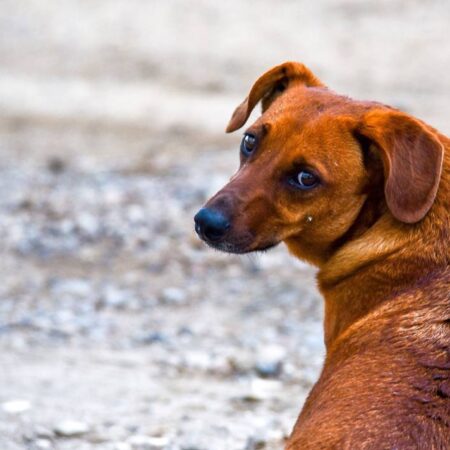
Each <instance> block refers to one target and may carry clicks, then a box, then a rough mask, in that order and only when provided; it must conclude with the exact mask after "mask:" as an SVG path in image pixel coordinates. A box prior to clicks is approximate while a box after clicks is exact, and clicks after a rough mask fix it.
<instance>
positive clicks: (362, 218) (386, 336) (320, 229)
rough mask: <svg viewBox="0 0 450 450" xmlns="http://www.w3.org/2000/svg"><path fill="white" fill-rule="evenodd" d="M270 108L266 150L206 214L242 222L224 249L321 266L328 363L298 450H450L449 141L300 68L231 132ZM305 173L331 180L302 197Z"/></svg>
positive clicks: (294, 446)
mask: <svg viewBox="0 0 450 450" xmlns="http://www.w3.org/2000/svg"><path fill="white" fill-rule="evenodd" d="M260 100H262V103H263V114H262V116H261V117H260V118H259V119H258V120H257V121H256V122H255V123H254V124H253V125H252V126H251V127H250V128H249V129H248V130H247V132H248V133H251V134H252V135H254V136H256V137H257V142H258V145H257V148H256V150H255V151H254V153H253V154H252V155H250V156H249V157H247V158H242V159H241V166H240V169H239V170H238V172H237V174H236V175H235V176H234V177H233V178H232V179H231V181H230V182H229V184H227V185H226V186H225V187H224V188H223V189H222V190H221V191H219V192H218V193H217V194H216V195H215V196H214V197H213V198H212V199H211V200H210V201H209V202H208V203H207V207H208V208H215V209H217V210H220V211H222V212H223V213H224V214H226V215H227V217H229V218H230V221H231V228H230V230H229V232H228V234H227V236H226V238H225V239H224V240H223V241H222V242H220V243H217V244H214V246H215V247H217V248H219V249H221V250H225V251H230V252H235V253H245V252H250V251H258V250H263V249H267V248H269V247H271V246H273V245H276V244H278V243H279V242H284V243H285V244H286V245H287V247H288V249H289V251H290V252H291V253H292V254H293V255H294V256H296V257H298V258H300V259H302V260H306V261H308V262H310V263H312V264H314V265H316V266H317V267H318V268H319V273H318V284H319V288H320V291H321V293H322V294H323V296H324V299H325V320H324V333H325V343H326V350H327V354H326V360H325V364H324V367H323V370H322V374H321V376H320V378H319V380H318V382H317V383H316V385H315V386H314V388H313V389H312V391H311V393H310V395H309V397H308V399H307V401H306V403H305V405H304V407H303V410H302V412H301V414H300V416H299V418H298V420H297V423H296V425H295V427H294V430H293V432H292V435H291V437H290V438H289V440H288V442H287V444H286V450H299V449H302V450H306V449H314V450H317V449H374V450H375V449H376V450H382V449H399V450H400V449H450V270H449V260H450V251H449V239H450V232H449V231H450V224H449V206H450V205H449V202H450V192H449V183H450V140H449V139H448V138H447V137H446V136H444V135H443V134H441V133H439V132H438V131H436V130H435V129H433V128H432V127H430V126H429V125H427V124H425V123H423V122H421V121H419V120H417V119H415V118H413V117H411V116H409V115H408V114H406V113H403V112H400V111H397V110H395V109H393V108H390V107H387V106H385V105H381V104H379V103H375V102H361V101H355V100H352V99H349V98H348V97H344V96H340V95H338V94H336V93H334V92H332V91H331V90H329V89H327V88H326V87H325V86H324V85H323V84H322V82H321V81H320V80H318V79H317V78H316V77H315V76H314V75H313V74H312V73H311V72H310V71H309V70H308V69H307V68H306V67H305V66H304V65H303V64H299V63H285V64H282V65H280V66H277V67H275V68H273V69H271V70H270V71H269V72H267V73H266V74H264V75H263V76H262V77H261V78H260V79H259V80H258V81H257V82H256V83H255V85H254V87H253V88H252V90H251V92H250V94H249V97H248V98H247V99H246V100H244V102H243V103H242V104H241V105H240V106H239V107H238V108H237V110H236V111H235V114H234V115H233V118H232V119H231V121H230V124H229V125H228V128H227V131H234V130H236V129H238V128H240V127H241V126H243V125H244V123H245V121H246V120H247V119H248V116H249V115H250V112H251V110H252V109H253V108H254V106H255V105H256V104H257V103H258V101H260ZM304 167H306V168H310V169H314V171H315V172H316V173H318V174H319V178H320V180H321V182H320V185H319V186H318V187H316V188H314V189H311V190H309V191H304V192H303V191H299V190H296V189H295V187H293V186H292V185H290V184H289V182H288V179H289V177H290V176H291V175H290V174H292V173H294V174H295V173H296V172H295V171H299V170H301V168H304Z"/></svg>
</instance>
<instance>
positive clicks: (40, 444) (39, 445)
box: [34, 439, 52, 450]
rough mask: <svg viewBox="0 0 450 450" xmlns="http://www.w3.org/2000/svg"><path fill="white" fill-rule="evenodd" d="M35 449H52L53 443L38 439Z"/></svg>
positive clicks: (35, 442)
mask: <svg viewBox="0 0 450 450" xmlns="http://www.w3.org/2000/svg"><path fill="white" fill-rule="evenodd" d="M34 447H35V448H36V449H39V450H46V449H47V448H52V443H51V442H50V441H49V440H48V439H36V440H35V441H34Z"/></svg>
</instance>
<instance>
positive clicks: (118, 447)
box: [114, 442, 132, 450]
mask: <svg viewBox="0 0 450 450" xmlns="http://www.w3.org/2000/svg"><path fill="white" fill-rule="evenodd" d="M114 450H132V448H131V445H130V444H129V443H128V442H116V443H115V444H114Z"/></svg>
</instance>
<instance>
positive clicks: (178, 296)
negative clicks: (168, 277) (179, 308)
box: [162, 287, 186, 305]
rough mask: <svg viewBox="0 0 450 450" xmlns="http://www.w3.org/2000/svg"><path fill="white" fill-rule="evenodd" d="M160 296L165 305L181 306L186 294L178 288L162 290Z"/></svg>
mask: <svg viewBox="0 0 450 450" xmlns="http://www.w3.org/2000/svg"><path fill="white" fill-rule="evenodd" d="M162 296H163V299H164V301H166V302H167V303H173V304H175V305H181V304H183V303H184V301H185V300H186V294H185V293H184V292H183V291H182V290H181V289H179V288H176V287H168V288H166V289H164V290H163V292H162Z"/></svg>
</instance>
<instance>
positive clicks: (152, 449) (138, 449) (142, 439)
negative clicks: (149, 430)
mask: <svg viewBox="0 0 450 450" xmlns="http://www.w3.org/2000/svg"><path fill="white" fill-rule="evenodd" d="M128 443H129V444H131V448H132V449H133V450H159V449H162V448H164V447H165V446H166V445H167V444H168V443H169V439H168V438H167V437H165V436H145V435H135V436H131V437H130V438H129V439H128Z"/></svg>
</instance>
